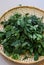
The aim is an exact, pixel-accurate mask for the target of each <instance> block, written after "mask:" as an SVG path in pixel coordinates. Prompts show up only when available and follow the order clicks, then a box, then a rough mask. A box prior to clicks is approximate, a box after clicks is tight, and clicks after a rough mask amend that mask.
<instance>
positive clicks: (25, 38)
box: [0, 13, 44, 60]
mask: <svg viewBox="0 0 44 65" xmlns="http://www.w3.org/2000/svg"><path fill="white" fill-rule="evenodd" d="M42 20H43V17H41V18H39V17H37V16H36V15H29V14H28V13H27V14H25V15H21V14H18V13H16V14H14V15H13V16H11V17H10V18H9V19H8V20H5V21H3V22H1V25H3V27H4V30H3V31H0V43H1V44H2V45H3V47H4V52H5V53H6V54H7V55H9V56H12V58H14V59H18V58H19V57H20V55H21V54H24V55H25V54H26V52H28V54H29V55H30V54H31V55H34V60H37V59H38V57H39V56H43V55H44V34H43V33H44V23H42Z"/></svg>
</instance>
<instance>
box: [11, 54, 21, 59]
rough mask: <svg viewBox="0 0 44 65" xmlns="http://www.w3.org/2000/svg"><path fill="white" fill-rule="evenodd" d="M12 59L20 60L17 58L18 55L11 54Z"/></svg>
mask: <svg viewBox="0 0 44 65" xmlns="http://www.w3.org/2000/svg"><path fill="white" fill-rule="evenodd" d="M12 58H13V59H16V60H18V59H20V56H19V54H13V55H12Z"/></svg>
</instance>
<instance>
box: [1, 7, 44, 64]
mask: <svg viewBox="0 0 44 65" xmlns="http://www.w3.org/2000/svg"><path fill="white" fill-rule="evenodd" d="M14 13H21V14H22V15H24V14H25V13H29V14H30V15H36V16H38V17H42V16H44V11H42V10H40V9H38V8H35V7H31V6H30V7H29V6H20V7H15V8H12V9H10V10H9V11H7V12H6V13H4V14H3V15H2V16H1V17H0V21H3V20H5V19H6V20H7V19H8V18H9V17H10V16H11V15H13V14H14ZM43 22H44V19H43ZM0 30H3V26H2V25H0ZM0 55H1V56H2V58H4V60H6V62H7V61H8V62H10V63H11V64H9V65H44V56H41V57H39V59H38V60H37V61H34V62H22V61H18V60H14V59H12V58H10V57H8V56H6V55H5V54H4V52H3V46H2V45H0Z"/></svg>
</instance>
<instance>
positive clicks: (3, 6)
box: [0, 0, 44, 65]
mask: <svg viewBox="0 0 44 65" xmlns="http://www.w3.org/2000/svg"><path fill="white" fill-rule="evenodd" d="M19 4H22V5H29V6H35V7H38V8H40V9H43V10H44V1H43V0H40V1H39V0H36V1H35V0H25V1H24V0H17V1H16V0H5V1H3V0H0V16H1V15H2V14H3V13H4V12H5V11H7V10H8V9H10V8H13V7H15V6H18V5H19ZM0 65H15V64H12V63H10V62H9V61H7V60H4V58H3V57H2V56H1V55H0ZM35 65H44V61H42V62H40V63H37V64H35Z"/></svg>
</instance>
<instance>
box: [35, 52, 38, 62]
mask: <svg viewBox="0 0 44 65" xmlns="http://www.w3.org/2000/svg"><path fill="white" fill-rule="evenodd" d="M34 60H35V61H37V60H38V53H35V54H34Z"/></svg>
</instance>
